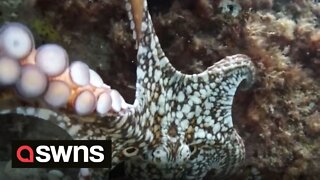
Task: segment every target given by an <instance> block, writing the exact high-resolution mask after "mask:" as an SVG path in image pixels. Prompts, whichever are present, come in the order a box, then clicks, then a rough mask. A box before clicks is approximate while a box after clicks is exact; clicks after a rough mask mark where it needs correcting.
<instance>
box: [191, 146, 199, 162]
mask: <svg viewBox="0 0 320 180" xmlns="http://www.w3.org/2000/svg"><path fill="white" fill-rule="evenodd" d="M189 149H190V151H191V156H190V159H192V158H193V157H194V155H195V153H196V152H197V150H198V148H197V147H196V146H195V145H190V146H189Z"/></svg>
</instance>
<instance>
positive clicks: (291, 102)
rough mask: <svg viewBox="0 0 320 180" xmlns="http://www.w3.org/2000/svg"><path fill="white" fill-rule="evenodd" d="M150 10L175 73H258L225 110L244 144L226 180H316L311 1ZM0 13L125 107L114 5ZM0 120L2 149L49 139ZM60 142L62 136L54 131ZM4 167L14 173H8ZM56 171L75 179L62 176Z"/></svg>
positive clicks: (317, 59) (319, 60)
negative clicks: (237, 166)
mask: <svg viewBox="0 0 320 180" xmlns="http://www.w3.org/2000/svg"><path fill="white" fill-rule="evenodd" d="M149 7H150V10H151V15H152V18H153V22H154V26H155V29H156V32H157V34H158V36H159V40H160V43H161V45H162V48H163V49H164V51H165V53H166V55H167V57H168V58H169V59H170V62H171V63H172V64H173V65H174V67H176V68H177V69H178V70H180V71H182V72H184V73H198V72H202V71H203V70H205V69H206V68H207V67H209V66H211V65H212V64H214V63H215V62H216V61H218V60H220V59H222V58H224V57H225V56H228V55H232V54H237V53H241V54H246V55H248V56H250V57H251V58H252V60H253V62H254V64H255V66H256V68H257V71H258V75H257V80H256V83H255V84H254V87H253V88H252V89H251V90H250V91H247V92H238V93H237V95H236V97H235V101H234V104H233V119H234V124H235V126H236V129H237V130H238V132H239V134H240V136H241V137H242V138H243V139H244V141H245V147H246V161H245V164H244V166H243V167H242V169H241V170H240V171H239V172H238V173H237V174H236V175H235V176H234V177H232V178H234V179H235V178H236V179H271V178H273V179H317V177H319V175H320V171H319V170H320V161H319V160H320V151H319V149H320V143H319V141H320V78H319V77H320V76H319V75H320V71H319V68H320V28H319V26H320V21H319V18H320V3H318V2H317V1H313V0H290V1H289V0H261V1H255V0H238V1H237V0H221V1H214V0H196V1H193V0H150V1H149ZM0 15H1V16H0V22H1V23H3V22H6V21H19V22H23V23H25V24H26V25H28V26H29V27H31V30H32V31H33V32H34V33H33V34H34V35H35V41H36V42H38V43H45V42H57V43H59V44H61V45H63V46H64V47H65V48H66V49H67V51H68V52H69V53H70V57H72V59H79V58H80V59H81V60H83V61H85V62H86V63H87V64H89V65H90V67H91V68H92V69H94V70H95V71H97V72H98V73H99V74H100V75H101V76H102V78H103V80H104V81H106V82H109V84H110V85H111V86H112V87H114V88H115V89H117V90H118V91H119V92H120V93H121V94H122V95H123V96H124V98H125V99H126V100H127V101H128V102H133V100H134V88H135V79H136V78H135V76H136V75H135V73H136V72H135V70H136V69H135V68H136V65H135V59H136V58H135V57H136V51H135V49H134V42H133V41H132V40H131V39H132V38H131V31H130V30H129V24H128V21H127V20H126V19H127V17H126V12H125V10H124V8H123V2H122V1H119V0H61V1H51V0H25V1H18V0H4V1H1V2H0ZM0 118H1V119H4V120H3V122H7V123H6V124H7V125H6V124H5V123H4V124H5V125H2V126H1V127H0V132H2V133H3V134H6V136H2V137H3V138H2V139H1V141H2V142H3V143H2V144H8V143H9V142H8V140H5V138H9V137H10V135H12V134H14V133H18V134H19V136H18V137H26V134H27V135H28V136H27V137H29V138H30V137H34V138H36V137H40V138H45V137H46V138H49V137H47V136H46V134H45V133H48V132H41V131H40V130H39V128H37V126H35V127H33V128H30V127H29V126H30V125H29V126H28V125H21V122H19V121H18V120H17V118H12V117H7V116H6V117H3V116H2V117H0ZM10 119H14V120H10ZM38 126H40V125H38ZM41 126H42V125H41ZM8 127H11V128H8ZM8 129H9V130H8ZM49 129H50V128H49ZM8 131H10V133H11V134H10V133H8ZM5 132H6V133H5ZM58 132H59V131H58V130H57V131H56V132H52V134H57V133H58ZM8 134H9V135H8ZM35 134H36V135H35ZM60 136H61V137H60V138H65V137H64V135H63V134H62V133H61V134H60ZM7 150H8V148H5V147H3V148H1V156H5V155H7V154H6V153H5V152H7ZM4 159H6V158H4ZM4 171H5V173H7V174H8V173H9V174H10V173H12V172H13V171H12V169H10V168H9V169H8V168H6V170H4ZM117 171H120V173H119V172H114V173H113V176H114V177H115V178H120V179H121V178H122V177H120V176H121V175H122V173H121V167H119V168H118V169H117ZM50 172H51V173H48V174H55V175H57V174H59V173H57V172H54V173H52V171H50ZM36 173H38V174H40V175H38V176H36V177H37V178H40V177H41V176H43V174H45V173H44V172H42V171H41V172H40V171H39V172H38V171H37V172H36ZM64 173H65V174H68V173H70V175H69V178H71V177H74V172H73V171H71V170H69V171H64ZM57 176H59V177H60V175H57ZM11 177H12V178H15V177H14V176H11ZM207 179H210V174H209V175H208V176H207Z"/></svg>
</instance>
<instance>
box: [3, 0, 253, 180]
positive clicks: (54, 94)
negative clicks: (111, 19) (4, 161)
mask: <svg viewBox="0 0 320 180" xmlns="http://www.w3.org/2000/svg"><path fill="white" fill-rule="evenodd" d="M125 8H126V10H127V12H128V17H129V21H130V28H131V29H132V30H133V38H134V39H135V40H136V46H137V69H136V74H137V80H136V93H135V95H136V99H135V101H134V103H133V104H128V103H126V102H125V100H124V99H123V98H122V96H121V95H120V93H119V92H118V91H117V90H115V89H112V88H111V87H110V86H108V85H107V84H105V83H104V82H103V81H102V79H101V77H100V76H99V75H98V74H97V73H96V72H94V71H93V70H92V69H90V68H89V67H88V66H87V65H86V64H85V63H83V62H81V61H75V62H72V63H70V64H69V61H68V54H67V52H66V51H65V50H64V49H63V48H62V47H61V46H59V45H57V44H45V45H41V46H40V47H38V48H35V45H34V41H33V36H32V33H31V32H30V30H29V29H28V28H27V27H26V26H24V25H22V24H20V23H6V24H4V25H3V26H2V28H1V30H0V55H1V57H0V85H1V86H0V87H1V91H0V102H1V103H0V114H19V115H21V116H28V117H36V118H39V119H41V120H44V121H48V122H50V123H53V124H55V125H56V126H58V127H60V128H61V129H63V130H64V131H66V132H67V133H68V134H69V136H70V137H71V138H72V139H75V140H79V139H80V140H104V139H110V140H112V167H111V169H113V168H114V167H116V166H117V165H118V164H119V163H122V162H124V164H125V172H126V174H127V175H128V176H129V177H131V178H133V179H203V178H204V177H205V176H206V175H207V174H208V173H210V175H211V177H215V178H223V177H227V176H229V175H231V174H233V173H234V172H236V171H237V169H238V168H239V167H240V166H241V164H242V162H243V161H244V159H245V147H244V142H243V140H242V139H241V137H240V136H239V134H238V133H237V131H236V129H235V128H234V126H233V121H232V103H233V99H234V95H235V93H236V91H237V89H238V87H239V89H241V90H247V89H249V88H250V87H251V86H252V84H253V83H254V79H255V67H254V65H253V63H252V61H251V59H250V57H248V56H246V55H244V54H236V55H231V56H227V57H225V58H224V59H221V60H220V61H218V62H216V63H215V64H213V65H212V66H210V67H208V68H207V69H206V70H205V71H203V72H202V73H199V74H183V73H181V72H180V71H178V70H176V69H175V68H174V67H173V66H172V65H171V64H170V62H169V60H168V58H167V57H166V56H165V54H164V52H163V50H162V49H161V45H160V43H159V39H158V37H157V35H156V33H155V30H154V28H153V24H152V20H151V16H150V14H149V12H148V8H147V2H146V0H130V1H128V0H125ZM86 170H88V169H85V168H83V169H81V170H80V172H87V171H86ZM108 170H110V169H107V170H106V171H108ZM95 171H97V170H95ZM95 171H93V172H95ZM90 172H91V171H90ZM84 174H88V173H84ZM80 175H81V173H80ZM91 176H92V177H94V173H91Z"/></svg>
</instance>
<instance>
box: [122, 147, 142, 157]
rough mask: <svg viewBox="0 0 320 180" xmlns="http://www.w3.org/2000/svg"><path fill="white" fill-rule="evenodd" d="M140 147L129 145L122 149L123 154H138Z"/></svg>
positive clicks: (129, 155) (128, 155) (127, 155)
mask: <svg viewBox="0 0 320 180" xmlns="http://www.w3.org/2000/svg"><path fill="white" fill-rule="evenodd" d="M138 152H139V149H138V148H136V147H127V148H126V149H124V150H123V151H122V153H123V155H125V156H126V157H133V156H136V155H138Z"/></svg>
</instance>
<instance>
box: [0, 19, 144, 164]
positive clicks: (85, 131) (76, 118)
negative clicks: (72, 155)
mask: <svg viewBox="0 0 320 180" xmlns="http://www.w3.org/2000/svg"><path fill="white" fill-rule="evenodd" d="M25 44H28V45H25ZM68 60H69V59H68V55H67V52H66V51H65V50H64V49H63V48H62V47H61V46H59V45H56V44H47V45H42V46H40V47H39V48H37V49H35V45H34V40H33V36H32V33H31V32H30V31H29V30H28V28H27V27H25V26H24V25H22V24H19V23H7V24H5V25H3V26H2V28H1V29H0V75H1V78H0V88H1V91H0V101H1V103H0V114H12V113H14V114H19V115H23V116H29V117H37V118H39V119H42V120H44V121H48V122H50V123H53V124H55V125H57V126H58V127H60V128H62V129H64V130H65V131H66V132H67V133H68V134H69V135H70V137H71V138H72V139H87V140H90V139H111V140H113V154H112V159H113V161H112V162H113V163H112V165H113V167H114V166H115V165H116V164H118V163H119V162H121V161H123V160H125V159H127V158H130V157H132V156H135V155H137V154H138V153H141V152H142V151H143V146H138V145H137V144H138V142H139V144H143V143H142V142H145V140H146V139H148V137H149V136H148V137H145V136H146V135H145V134H142V133H141V132H144V131H143V130H141V126H140V125H139V123H138V121H136V115H135V108H134V106H133V105H130V104H127V103H126V102H125V101H124V99H123V98H122V96H121V95H120V94H119V93H118V92H117V91H116V90H114V89H111V88H110V87H109V86H108V85H106V84H105V83H104V82H103V81H102V79H101V78H100V76H99V75H98V74H97V73H95V72H94V71H93V70H91V69H90V68H89V67H88V65H86V64H85V63H83V62H81V61H74V62H72V63H70V65H69V62H68ZM147 135H148V134H147ZM128 148H129V149H128ZM130 148H133V149H130ZM128 150H129V151H128Z"/></svg>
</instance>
